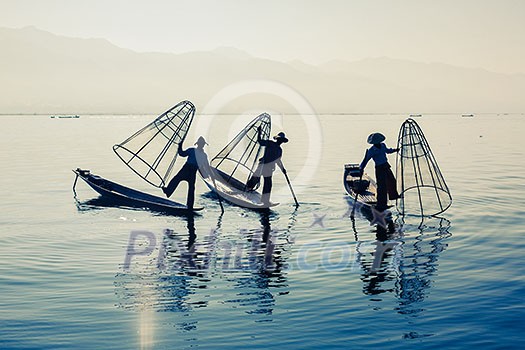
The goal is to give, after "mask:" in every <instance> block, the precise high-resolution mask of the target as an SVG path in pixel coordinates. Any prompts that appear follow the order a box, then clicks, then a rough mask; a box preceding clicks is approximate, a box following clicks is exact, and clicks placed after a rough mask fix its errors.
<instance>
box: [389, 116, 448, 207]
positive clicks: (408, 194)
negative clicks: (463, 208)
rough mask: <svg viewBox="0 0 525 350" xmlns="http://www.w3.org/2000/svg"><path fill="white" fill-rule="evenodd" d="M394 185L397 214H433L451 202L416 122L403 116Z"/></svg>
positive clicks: (433, 158) (437, 167) (445, 185)
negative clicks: (397, 193)
mask: <svg viewBox="0 0 525 350" xmlns="http://www.w3.org/2000/svg"><path fill="white" fill-rule="evenodd" d="M398 148H399V154H398V158H397V176H396V177H397V186H398V188H400V189H401V195H402V198H401V199H400V200H399V201H398V210H399V212H400V213H401V214H416V215H421V216H432V215H437V214H440V213H442V212H444V211H445V210H447V209H448V207H449V206H450V205H451V204H452V197H451V195H450V191H449V189H448V186H447V184H446V183H445V179H444V177H443V175H442V173H441V170H440V169H439V166H438V164H437V162H436V159H435V157H434V154H433V153H432V150H431V149H430V146H429V144H428V142H427V140H426V138H425V135H424V134H423V131H422V130H421V128H420V127H419V125H418V124H417V123H416V122H415V121H414V120H413V119H407V120H406V121H405V122H404V123H403V124H402V125H401V129H400V130H399V137H398Z"/></svg>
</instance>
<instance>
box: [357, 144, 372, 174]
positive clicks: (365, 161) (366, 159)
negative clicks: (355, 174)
mask: <svg viewBox="0 0 525 350" xmlns="http://www.w3.org/2000/svg"><path fill="white" fill-rule="evenodd" d="M371 158H372V156H371V154H370V152H369V151H368V150H366V152H365V157H364V158H363V161H362V162H361V164H360V165H359V170H360V171H361V175H362V174H363V172H364V171H365V168H366V165H367V164H368V161H369V160H370V159H371Z"/></svg>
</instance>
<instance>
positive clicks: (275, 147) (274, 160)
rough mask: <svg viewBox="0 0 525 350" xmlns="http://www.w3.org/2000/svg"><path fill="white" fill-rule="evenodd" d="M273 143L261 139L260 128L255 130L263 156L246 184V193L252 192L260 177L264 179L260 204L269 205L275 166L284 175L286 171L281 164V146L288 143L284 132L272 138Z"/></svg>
mask: <svg viewBox="0 0 525 350" xmlns="http://www.w3.org/2000/svg"><path fill="white" fill-rule="evenodd" d="M273 139H274V140H275V141H272V140H263V139H262V138H261V127H259V128H257V142H259V144H260V145H261V146H264V154H263V156H262V158H260V159H259V165H258V166H257V169H256V170H255V172H254V173H253V175H252V177H251V178H250V179H249V180H248V182H247V183H246V188H247V190H248V191H251V190H253V189H254V188H255V187H256V186H257V185H258V184H259V182H260V181H261V176H262V177H264V185H263V190H262V197H261V202H262V203H264V204H266V205H269V204H270V193H271V191H272V175H273V172H274V171H275V165H277V166H279V168H281V170H282V172H283V174H286V169H285V168H284V165H283V163H282V162H281V157H282V155H283V150H282V148H281V144H283V143H286V142H288V139H287V138H286V136H285V134H284V132H280V133H278V134H277V135H276V136H274V137H273Z"/></svg>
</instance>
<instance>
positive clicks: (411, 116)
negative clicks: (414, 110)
mask: <svg viewBox="0 0 525 350" xmlns="http://www.w3.org/2000/svg"><path fill="white" fill-rule="evenodd" d="M421 117H422V115H421V114H411V115H410V118H421Z"/></svg>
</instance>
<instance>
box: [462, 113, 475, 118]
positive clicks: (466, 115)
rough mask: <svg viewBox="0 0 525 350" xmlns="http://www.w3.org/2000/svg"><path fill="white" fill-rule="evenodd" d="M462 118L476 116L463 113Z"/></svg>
mask: <svg viewBox="0 0 525 350" xmlns="http://www.w3.org/2000/svg"><path fill="white" fill-rule="evenodd" d="M461 117H462V118H474V114H462V115H461Z"/></svg>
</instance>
